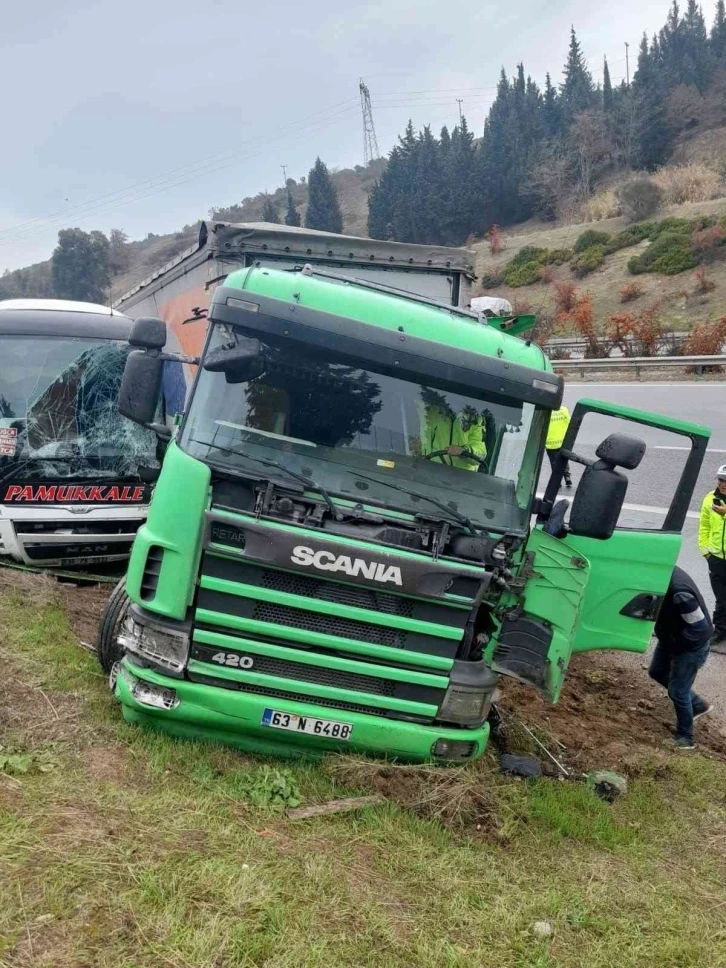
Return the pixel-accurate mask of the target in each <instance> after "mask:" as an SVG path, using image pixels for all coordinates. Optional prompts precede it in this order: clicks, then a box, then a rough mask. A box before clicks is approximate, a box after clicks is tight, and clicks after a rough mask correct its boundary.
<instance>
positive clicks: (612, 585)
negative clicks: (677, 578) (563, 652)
mask: <svg viewBox="0 0 726 968" xmlns="http://www.w3.org/2000/svg"><path fill="white" fill-rule="evenodd" d="M681 541H682V537H681V535H680V534H673V533H669V532H665V531H626V530H619V531H616V532H615V533H614V534H613V536H612V537H611V538H609V539H608V540H607V541H597V540H595V539H594V538H583V537H580V536H579V535H572V534H570V535H568V536H567V537H566V538H565V539H564V542H563V543H564V544H566V545H567V546H568V547H570V548H572V549H573V550H574V551H575V552H576V553H577V554H580V555H583V557H585V558H587V559H588V561H589V562H590V567H591V577H590V583H589V585H588V587H587V589H586V591H585V600H584V603H583V607H582V612H581V614H580V620H579V623H578V626H577V630H576V632H575V639H574V642H573V646H572V651H573V652H590V651H592V650H593V649H620V650H622V651H624V652H645V650H646V649H647V648H648V643H649V642H650V637H651V635H652V632H653V624H654V623H653V622H650V621H646V620H644V619H639V618H629V617H628V616H626V615H621V614H620V610H621V609H622V608H623V606H625V605H627V604H628V602H630V601H631V600H632V599H633V598H635V596H636V595H640V594H642V593H646V594H653V595H662V594H663V593H664V592H665V590H666V588H667V587H668V583H669V581H670V578H671V573H672V571H673V568H674V567H675V564H676V562H677V561H678V554H679V552H680V550H681Z"/></svg>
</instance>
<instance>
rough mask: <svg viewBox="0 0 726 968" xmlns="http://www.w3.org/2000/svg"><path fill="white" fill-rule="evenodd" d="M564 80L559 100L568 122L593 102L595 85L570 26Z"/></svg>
mask: <svg viewBox="0 0 726 968" xmlns="http://www.w3.org/2000/svg"><path fill="white" fill-rule="evenodd" d="M563 73H564V80H563V82H562V85H561V87H560V102H561V105H562V111H563V114H564V117H565V119H566V120H567V121H568V122H569V121H570V120H571V119H572V117H573V116H574V115H575V114H577V113H578V112H580V111H587V110H588V108H591V107H593V106H594V103H595V87H594V85H593V82H592V74H590V71H589V70H588V69H587V64H586V62H585V58H584V56H583V53H582V48H581V47H580V41H579V40H578V39H577V34H576V33H575V28H574V27H571V28H570V50H569V53H568V55H567V63H566V64H565V69H564V72H563Z"/></svg>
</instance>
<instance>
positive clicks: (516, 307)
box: [512, 296, 532, 316]
mask: <svg viewBox="0 0 726 968" xmlns="http://www.w3.org/2000/svg"><path fill="white" fill-rule="evenodd" d="M512 312H513V313H514V315H515V316H529V315H530V314H531V312H532V303H531V302H530V301H529V299H525V298H524V296H515V297H514V299H513V300H512Z"/></svg>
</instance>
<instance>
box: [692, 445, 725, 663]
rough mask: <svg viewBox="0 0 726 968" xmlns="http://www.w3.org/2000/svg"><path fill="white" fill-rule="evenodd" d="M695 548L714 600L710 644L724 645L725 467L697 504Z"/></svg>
mask: <svg viewBox="0 0 726 968" xmlns="http://www.w3.org/2000/svg"><path fill="white" fill-rule="evenodd" d="M698 548H699V550H700V552H701V554H702V555H704V557H705V558H706V561H707V562H708V576H709V578H710V579H711V588H712V589H713V594H714V597H715V599H716V607H715V608H714V611H713V628H714V632H713V639H712V640H711V641H712V645H719V644H720V645H723V644H724V643H726V464H722V465H721V467H719V469H718V471H717V474H716V488H715V489H714V490H713V491H709V492H708V494H707V495H706V496H705V498H704V499H703V504H702V505H701V519H700V522H699V526H698Z"/></svg>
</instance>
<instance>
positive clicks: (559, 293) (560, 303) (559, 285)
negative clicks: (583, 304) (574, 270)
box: [554, 279, 577, 316]
mask: <svg viewBox="0 0 726 968" xmlns="http://www.w3.org/2000/svg"><path fill="white" fill-rule="evenodd" d="M554 288H555V309H556V314H557V315H558V316H561V315H562V314H563V313H569V312H571V311H572V309H573V307H574V305H575V301H576V299H577V286H576V285H575V283H574V282H569V281H568V280H566V279H561V280H560V281H559V282H556V283H555V287H554Z"/></svg>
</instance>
